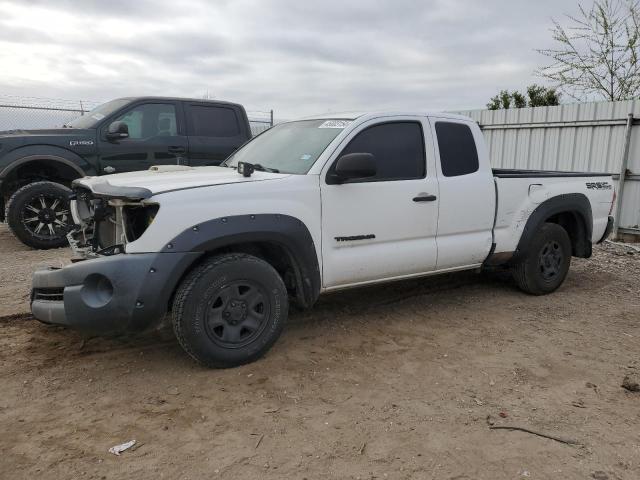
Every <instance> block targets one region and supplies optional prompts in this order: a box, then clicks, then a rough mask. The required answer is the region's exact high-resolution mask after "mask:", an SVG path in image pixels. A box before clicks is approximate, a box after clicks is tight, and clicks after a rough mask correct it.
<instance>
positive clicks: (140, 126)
mask: <svg viewBox="0 0 640 480" xmlns="http://www.w3.org/2000/svg"><path fill="white" fill-rule="evenodd" d="M179 107H180V104H179V103H178V102H173V101H161V102H144V103H138V104H136V105H133V106H132V107H131V108H129V109H128V110H126V111H125V112H124V113H122V114H120V115H118V116H117V117H115V118H113V119H111V121H110V122H108V124H107V125H104V126H103V127H102V129H101V132H100V135H99V143H98V150H99V151H98V155H99V158H100V170H101V171H100V173H101V174H107V173H121V172H130V171H135V170H147V169H148V168H149V167H151V166H152V165H176V164H183V163H186V156H187V148H188V142H187V137H186V135H185V134H184V126H183V125H182V123H181V121H180V120H181V111H180V109H179ZM115 121H122V122H125V123H126V124H127V126H128V127H129V137H127V138H122V139H118V140H108V139H107V138H106V132H107V129H108V126H109V124H110V123H112V122H115Z"/></svg>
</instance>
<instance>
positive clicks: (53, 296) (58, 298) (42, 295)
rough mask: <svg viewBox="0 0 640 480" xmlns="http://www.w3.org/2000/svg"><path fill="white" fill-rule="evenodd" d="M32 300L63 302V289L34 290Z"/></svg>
mask: <svg viewBox="0 0 640 480" xmlns="http://www.w3.org/2000/svg"><path fill="white" fill-rule="evenodd" d="M33 299H34V300H48V301H50V302H62V301H63V300H64V288H36V289H35V290H34V291H33Z"/></svg>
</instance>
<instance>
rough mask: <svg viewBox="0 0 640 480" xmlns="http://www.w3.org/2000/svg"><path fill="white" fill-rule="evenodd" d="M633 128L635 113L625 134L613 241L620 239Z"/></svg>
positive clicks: (629, 117) (631, 116)
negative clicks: (619, 230) (619, 232)
mask: <svg viewBox="0 0 640 480" xmlns="http://www.w3.org/2000/svg"><path fill="white" fill-rule="evenodd" d="M632 128H633V113H630V114H629V115H628V116H627V127H626V129H625V132H624V150H623V151H622V159H621V161H620V179H619V180H618V203H617V205H616V216H615V217H614V219H613V235H612V236H613V239H614V240H616V239H617V238H618V228H620V214H621V213H622V198H623V194H624V182H625V180H626V178H627V165H628V164H629V147H630V144H631V129H632Z"/></svg>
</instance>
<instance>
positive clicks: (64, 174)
mask: <svg viewBox="0 0 640 480" xmlns="http://www.w3.org/2000/svg"><path fill="white" fill-rule="evenodd" d="M79 177H80V175H79V174H78V171H77V170H75V169H74V168H73V167H71V166H69V165H66V164H64V163H62V162H58V161H55V160H45V159H41V160H32V161H29V162H26V163H23V164H21V165H19V166H17V167H16V168H14V169H13V170H11V171H10V172H9V173H8V174H7V176H6V177H5V178H4V179H3V181H2V198H3V199H4V201H5V202H6V201H7V200H8V199H9V197H10V196H11V195H12V194H13V193H14V192H15V191H16V190H18V189H19V188H21V187H23V186H25V185H27V184H29V183H32V182H38V181H43V180H48V181H51V182H56V183H60V184H62V185H64V186H66V187H70V186H71V182H72V181H73V180H75V179H76V178H79Z"/></svg>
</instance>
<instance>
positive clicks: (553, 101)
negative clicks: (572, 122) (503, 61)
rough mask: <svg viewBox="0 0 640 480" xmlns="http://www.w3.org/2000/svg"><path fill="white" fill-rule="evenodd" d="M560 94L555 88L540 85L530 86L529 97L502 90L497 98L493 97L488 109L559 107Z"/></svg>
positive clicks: (516, 92) (528, 89) (528, 88)
mask: <svg viewBox="0 0 640 480" xmlns="http://www.w3.org/2000/svg"><path fill="white" fill-rule="evenodd" d="M559 104H560V94H559V93H558V92H557V90H556V89H555V88H546V87H542V86H540V85H529V86H528V87H527V95H526V96H525V95H523V94H522V93H520V92H519V91H517V90H514V91H513V92H510V91H509V90H501V91H500V93H498V94H497V95H496V96H495V97H492V98H491V100H490V101H489V103H487V108H488V109H489V110H502V109H509V108H524V107H544V106H548V105H559Z"/></svg>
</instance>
